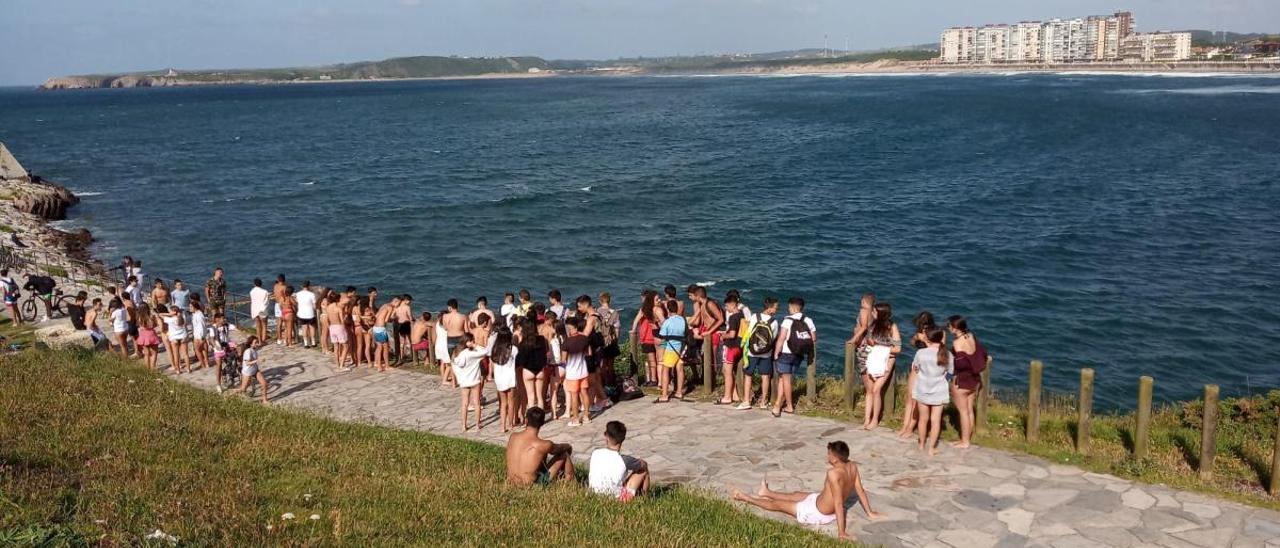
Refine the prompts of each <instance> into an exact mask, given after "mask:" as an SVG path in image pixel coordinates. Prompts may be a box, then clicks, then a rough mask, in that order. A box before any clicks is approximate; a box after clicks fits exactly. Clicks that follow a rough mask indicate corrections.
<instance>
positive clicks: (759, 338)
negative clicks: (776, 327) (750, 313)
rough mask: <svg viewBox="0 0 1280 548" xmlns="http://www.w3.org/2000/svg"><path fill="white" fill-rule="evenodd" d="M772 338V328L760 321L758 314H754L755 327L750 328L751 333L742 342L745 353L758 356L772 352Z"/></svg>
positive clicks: (767, 323)
mask: <svg viewBox="0 0 1280 548" xmlns="http://www.w3.org/2000/svg"><path fill="white" fill-rule="evenodd" d="M773 337H774V333H773V326H771V325H769V322H766V321H761V320H760V314H756V316H755V325H753V326H751V332H750V333H749V334H747V337H746V338H745V339H743V340H742V342H743V345H745V346H746V347H747V352H749V353H751V354H757V355H759V354H765V353H768V352H770V351H771V350H773Z"/></svg>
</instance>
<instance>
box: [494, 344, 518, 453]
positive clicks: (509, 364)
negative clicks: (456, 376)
mask: <svg viewBox="0 0 1280 548" xmlns="http://www.w3.org/2000/svg"><path fill="white" fill-rule="evenodd" d="M519 352H520V350H519V349H518V348H516V345H515V337H513V336H512V335H511V330H510V329H507V327H506V325H500V326H499V327H498V332H497V333H495V334H494V336H493V337H490V338H489V363H491V364H492V365H493V385H494V388H495V389H497V391H498V415H499V416H500V417H502V431H503V432H504V433H505V432H508V431H510V430H511V428H512V427H514V426H515V420H516V407H515V403H516V401H515V393H514V392H512V389H514V388H515V387H516V354H517V353H519Z"/></svg>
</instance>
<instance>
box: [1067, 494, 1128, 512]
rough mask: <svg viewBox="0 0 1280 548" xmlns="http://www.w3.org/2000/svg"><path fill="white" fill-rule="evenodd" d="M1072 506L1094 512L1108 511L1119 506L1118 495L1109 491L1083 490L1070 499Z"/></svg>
mask: <svg viewBox="0 0 1280 548" xmlns="http://www.w3.org/2000/svg"><path fill="white" fill-rule="evenodd" d="M1070 504H1071V505H1072V506H1079V507H1081V508H1088V509H1090V510H1093V511H1095V512H1110V511H1112V510H1115V509H1116V508H1119V507H1120V496H1119V495H1117V494H1115V493H1113V492H1111V491H1105V490H1103V491H1085V492H1082V493H1080V495H1079V496H1077V497H1076V498H1074V499H1072V500H1071V503H1070Z"/></svg>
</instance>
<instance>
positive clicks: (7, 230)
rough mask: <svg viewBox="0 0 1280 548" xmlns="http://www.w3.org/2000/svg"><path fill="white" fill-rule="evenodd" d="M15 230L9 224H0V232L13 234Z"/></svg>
mask: <svg viewBox="0 0 1280 548" xmlns="http://www.w3.org/2000/svg"><path fill="white" fill-rule="evenodd" d="M17 231H18V229H16V228H13V227H11V226H9V225H0V232H4V233H7V234H13V233H14V232H17Z"/></svg>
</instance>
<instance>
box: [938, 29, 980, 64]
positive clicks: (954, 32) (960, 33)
mask: <svg viewBox="0 0 1280 548" xmlns="http://www.w3.org/2000/svg"><path fill="white" fill-rule="evenodd" d="M976 34H977V32H976V30H975V29H974V28H973V27H952V28H949V29H947V30H944V31H942V62H944V63H972V62H973V47H974V39H975V35H976Z"/></svg>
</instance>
